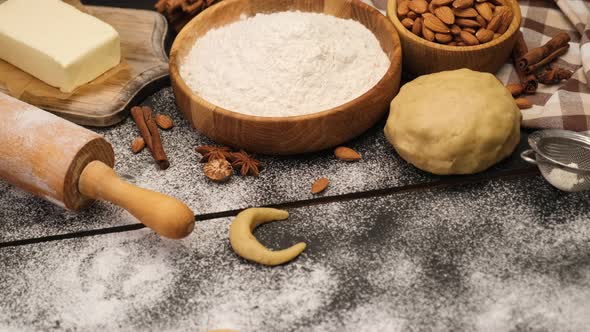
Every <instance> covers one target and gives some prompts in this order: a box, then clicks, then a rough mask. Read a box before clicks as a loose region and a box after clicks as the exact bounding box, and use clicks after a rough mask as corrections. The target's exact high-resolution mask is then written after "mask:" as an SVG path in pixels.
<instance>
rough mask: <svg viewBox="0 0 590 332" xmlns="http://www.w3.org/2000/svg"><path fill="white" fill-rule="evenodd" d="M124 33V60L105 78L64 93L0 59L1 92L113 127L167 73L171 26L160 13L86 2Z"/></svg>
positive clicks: (66, 115)
mask: <svg viewBox="0 0 590 332" xmlns="http://www.w3.org/2000/svg"><path fill="white" fill-rule="evenodd" d="M85 8H86V11H87V12H89V13H90V14H92V15H94V16H96V17H98V18H99V19H101V20H103V21H105V22H107V23H109V24H111V25H112V26H113V27H114V28H115V29H116V30H117V31H118V32H119V34H120V36H121V51H122V62H121V64H120V65H119V66H117V67H115V68H113V69H111V70H110V71H108V72H107V73H105V74H104V75H102V76H101V77H99V78H97V79H96V80H94V81H93V82H90V83H89V84H86V85H83V86H82V87H80V88H78V89H76V91H74V92H73V93H72V94H64V93H62V92H60V91H59V89H57V88H54V87H51V86H49V85H47V84H45V83H43V82H41V81H39V80H38V79H36V78H34V77H33V76H31V75H29V74H26V73H24V72H23V71H21V70H20V69H18V68H16V67H14V66H12V65H10V64H8V63H6V62H4V61H2V60H0V92H4V93H7V94H10V95H13V96H18V97H19V99H21V100H23V101H25V102H27V103H30V104H33V105H36V106H38V107H41V108H43V109H45V110H47V111H50V112H52V113H54V114H57V115H59V116H61V117H63V118H66V119H68V120H71V121H73V122H75V123H78V124H82V125H88V126H101V127H104V126H110V125H113V124H116V123H118V122H119V121H121V120H122V119H124V118H125V117H126V116H127V112H128V109H129V107H130V106H131V105H132V104H133V103H135V102H138V101H139V100H141V99H143V98H145V97H147V96H149V95H150V94H151V93H153V92H155V91H157V89H159V88H161V85H162V84H161V83H162V82H164V81H166V80H165V78H166V77H167V75H168V58H167V56H166V52H165V50H164V39H165V37H166V34H167V31H168V26H167V23H166V20H165V18H164V17H163V16H161V15H160V14H158V13H156V12H153V11H147V10H136V9H122V8H111V7H98V6H97V7H94V6H86V7H85Z"/></svg>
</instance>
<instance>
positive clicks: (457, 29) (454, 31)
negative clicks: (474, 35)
mask: <svg viewBox="0 0 590 332" xmlns="http://www.w3.org/2000/svg"><path fill="white" fill-rule="evenodd" d="M451 33H452V34H453V35H455V36H458V35H459V34H460V33H461V27H459V26H458V25H456V24H453V25H452V26H451Z"/></svg>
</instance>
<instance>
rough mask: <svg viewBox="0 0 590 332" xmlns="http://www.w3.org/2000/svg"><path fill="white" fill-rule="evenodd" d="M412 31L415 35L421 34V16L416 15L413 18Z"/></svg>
mask: <svg viewBox="0 0 590 332" xmlns="http://www.w3.org/2000/svg"><path fill="white" fill-rule="evenodd" d="M412 33H413V34H415V35H416V36H422V17H418V18H417V19H416V20H414V25H413V26H412Z"/></svg>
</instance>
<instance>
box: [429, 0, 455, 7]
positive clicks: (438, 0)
mask: <svg viewBox="0 0 590 332" xmlns="http://www.w3.org/2000/svg"><path fill="white" fill-rule="evenodd" d="M453 1H454V0H432V1H431V2H430V3H431V4H433V5H435V6H446V5H448V4H451V3H452V2H453Z"/></svg>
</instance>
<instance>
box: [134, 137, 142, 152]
mask: <svg viewBox="0 0 590 332" xmlns="http://www.w3.org/2000/svg"><path fill="white" fill-rule="evenodd" d="M143 148H145V141H144V140H143V137H136V138H135V139H133V142H132V143H131V151H133V153H135V154H137V153H140V152H141V150H143Z"/></svg>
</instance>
